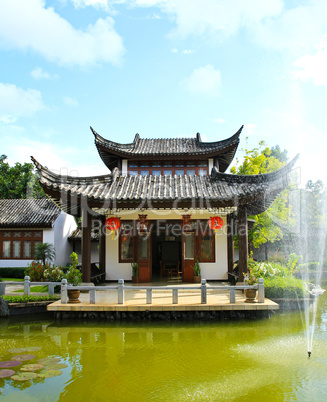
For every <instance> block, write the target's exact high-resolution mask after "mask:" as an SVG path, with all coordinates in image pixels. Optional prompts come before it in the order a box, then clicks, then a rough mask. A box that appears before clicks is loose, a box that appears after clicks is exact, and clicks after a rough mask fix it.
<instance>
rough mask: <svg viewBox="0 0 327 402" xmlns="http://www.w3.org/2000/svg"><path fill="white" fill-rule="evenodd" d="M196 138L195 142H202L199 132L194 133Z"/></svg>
mask: <svg viewBox="0 0 327 402" xmlns="http://www.w3.org/2000/svg"><path fill="white" fill-rule="evenodd" d="M196 140H197V142H202V140H201V134H200V133H196Z"/></svg>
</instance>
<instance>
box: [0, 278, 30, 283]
mask: <svg viewBox="0 0 327 402" xmlns="http://www.w3.org/2000/svg"><path fill="white" fill-rule="evenodd" d="M1 280H2V281H6V282H24V279H19V278H1Z"/></svg>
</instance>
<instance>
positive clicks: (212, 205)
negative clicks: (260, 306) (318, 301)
mask: <svg viewBox="0 0 327 402" xmlns="http://www.w3.org/2000/svg"><path fill="white" fill-rule="evenodd" d="M242 129H243V126H242V127H241V128H240V129H239V130H238V131H237V132H236V133H235V134H234V135H233V136H231V137H230V138H227V139H224V140H220V141H216V142H203V141H202V140H201V136H200V134H197V135H196V136H195V137H193V138H169V139H142V138H140V136H139V135H138V134H136V135H135V138H134V141H133V142H132V143H129V144H120V143H116V142H113V141H110V140H107V139H105V138H103V137H102V136H100V135H99V134H98V133H97V132H96V131H95V130H93V128H92V127H91V130H92V133H93V134H94V138H95V145H96V147H97V150H98V152H99V155H100V157H101V159H102V161H103V163H104V164H105V165H106V166H107V167H108V170H109V172H108V174H107V175H104V176H94V177H72V176H63V175H58V174H55V173H53V172H51V171H50V170H48V169H47V168H45V167H43V166H42V165H41V164H40V163H38V162H37V161H36V160H35V159H34V158H32V160H33V162H34V163H35V165H36V167H37V169H38V171H39V174H40V179H39V180H40V183H41V185H42V187H43V189H44V191H45V192H46V193H47V195H48V196H49V197H50V198H51V199H52V200H53V201H54V202H55V203H56V204H57V205H59V206H60V208H62V209H63V210H64V211H65V212H68V213H70V214H72V215H74V216H81V217H82V228H81V230H82V271H83V281H85V282H89V281H90V276H91V269H90V266H91V233H92V231H93V232H94V227H95V225H97V229H98V232H99V264H100V272H101V273H104V274H105V278H106V280H118V279H125V280H131V277H132V267H131V263H132V262H137V263H138V268H139V281H140V282H151V281H154V280H158V279H162V280H165V279H166V278H171V277H174V278H177V279H180V280H182V281H183V282H192V281H193V276H194V273H193V267H194V264H195V263H196V261H197V260H198V261H199V263H200V267H201V276H202V278H205V279H207V280H226V279H227V278H228V272H231V271H232V269H233V264H234V247H233V235H234V234H235V233H234V232H233V229H235V228H237V229H236V230H237V232H238V235H239V269H240V280H242V279H243V274H244V273H245V272H246V271H247V258H248V232H247V230H248V229H247V215H248V214H250V215H256V214H260V213H262V212H264V211H265V210H266V209H267V208H269V206H270V205H271V204H272V203H273V201H274V200H275V198H276V197H277V196H278V195H279V194H280V193H281V192H282V191H283V190H284V189H285V188H286V187H287V186H288V183H289V173H290V171H291V169H292V167H293V165H294V163H295V159H296V158H295V159H294V160H293V161H292V162H290V163H289V164H288V165H286V166H284V167H283V168H281V169H279V170H277V171H275V172H273V173H268V174H259V175H247V176H241V175H232V174H227V173H225V172H226V170H227V169H228V167H229V166H230V164H231V162H232V160H233V158H234V155H235V153H236V150H237V147H238V145H239V141H240V134H241V132H242ZM235 222H236V224H235Z"/></svg>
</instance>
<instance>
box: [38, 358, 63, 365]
mask: <svg viewBox="0 0 327 402" xmlns="http://www.w3.org/2000/svg"><path fill="white" fill-rule="evenodd" d="M38 362H39V363H41V364H48V363H58V362H60V359H59V358H58V357H45V358H44V359H39V360H38Z"/></svg>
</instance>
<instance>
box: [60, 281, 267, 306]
mask: <svg viewBox="0 0 327 402" xmlns="http://www.w3.org/2000/svg"><path fill="white" fill-rule="evenodd" d="M245 289H256V290H258V302H259V303H264V301H265V286H264V281H263V279H262V278H260V279H259V284H258V285H253V286H248V285H237V286H227V285H220V286H218V285H217V286H214V285H210V286H209V287H208V286H207V281H206V280H205V279H202V281H201V285H200V286H139V285H138V286H128V285H127V286H126V285H125V283H124V280H123V279H119V280H118V285H117V286H96V287H94V286H93V287H92V286H70V285H69V284H68V283H67V280H66V279H63V280H62V282H61V303H67V302H68V290H82V291H89V294H90V304H95V303H96V292H99V291H114V290H115V291H117V294H118V304H124V303H125V291H126V290H134V291H137V290H145V291H146V304H152V295H153V292H155V291H158V290H161V291H162V290H168V291H170V290H171V292H172V304H178V292H179V291H180V290H181V291H184V290H199V296H200V298H201V304H207V296H208V291H210V293H211V292H212V291H229V300H230V303H232V304H234V303H235V302H236V293H235V292H236V290H245Z"/></svg>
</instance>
